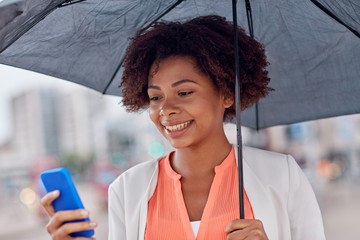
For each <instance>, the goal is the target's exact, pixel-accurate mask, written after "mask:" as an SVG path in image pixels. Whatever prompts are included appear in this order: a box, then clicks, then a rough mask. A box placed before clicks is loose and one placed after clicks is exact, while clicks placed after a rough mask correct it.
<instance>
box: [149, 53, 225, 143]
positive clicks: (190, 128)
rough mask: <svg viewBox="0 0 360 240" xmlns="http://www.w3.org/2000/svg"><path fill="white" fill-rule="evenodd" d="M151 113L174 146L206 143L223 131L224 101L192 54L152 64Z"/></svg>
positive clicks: (151, 116) (158, 126)
mask: <svg viewBox="0 0 360 240" xmlns="http://www.w3.org/2000/svg"><path fill="white" fill-rule="evenodd" d="M148 95H149V99H150V107H149V115H150V118H151V120H152V121H153V122H154V124H155V125H156V126H157V128H158V129H159V131H160V132H161V133H162V135H163V136H164V137H165V138H166V139H167V140H168V141H169V142H170V144H171V145H172V146H173V147H174V148H186V147H191V146H196V145H197V144H201V143H206V141H208V140H210V139H213V138H215V139H216V137H217V136H221V135H219V134H223V116H224V111H225V108H226V107H229V106H231V104H232V101H230V100H225V99H224V97H223V96H222V95H221V94H220V93H219V92H218V91H217V89H215V86H214V85H213V83H212V82H211V79H210V78H209V77H208V76H206V75H204V74H203V73H201V72H200V70H199V69H197V67H196V65H195V61H194V60H193V59H192V58H191V57H184V56H171V57H168V58H166V59H164V60H162V61H160V62H159V65H158V68H157V66H156V64H153V65H152V66H151V68H150V74H149V80H148Z"/></svg>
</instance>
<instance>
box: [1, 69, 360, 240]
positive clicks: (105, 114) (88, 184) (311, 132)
mask: <svg viewBox="0 0 360 240" xmlns="http://www.w3.org/2000/svg"><path fill="white" fill-rule="evenodd" d="M0 84H1V87H0V240H46V239H50V237H49V236H48V234H47V232H46V228H45V226H46V224H47V221H48V217H47V215H46V214H45V212H44V210H43V209H42V208H41V206H40V198H41V197H42V196H43V195H44V189H43V187H42V184H41V182H40V181H39V174H40V173H41V172H42V171H43V170H45V169H49V168H54V167H59V166H64V167H67V168H68V169H69V170H70V172H71V173H72V176H73V178H74V180H75V181H76V185H77V187H78V191H79V193H80V196H81V198H82V200H83V203H84V205H85V207H86V208H87V209H89V210H90V212H91V218H92V219H93V220H94V221H97V222H98V227H97V229H96V231H95V232H96V233H95V236H96V237H97V239H100V240H102V239H107V187H108V185H109V184H110V183H111V182H112V181H113V180H114V179H115V178H116V177H117V176H118V175H119V174H121V173H122V172H123V171H125V170H126V169H128V168H129V167H131V166H133V165H135V164H137V163H140V162H143V161H146V160H149V159H153V158H158V157H160V156H161V155H163V154H164V153H167V152H169V151H171V150H172V148H171V147H170V146H169V145H167V143H166V141H165V140H164V139H163V138H162V136H161V135H160V134H159V133H158V132H157V130H156V128H155V127H154V126H153V125H152V123H151V121H150V119H149V118H148V114H147V112H146V111H144V112H143V113H140V114H133V113H132V114H129V113H126V112H125V110H124V109H123V108H122V107H121V104H120V101H121V99H120V98H119V97H114V96H107V95H101V94H100V93H97V92H95V91H93V90H90V89H88V88H85V87H82V86H79V85H76V84H74V83H70V82H66V81H64V80H60V79H55V78H52V77H48V76H44V75H41V74H37V73H33V72H28V71H25V70H19V69H16V68H12V67H7V66H3V65H0ZM225 129H226V132H227V135H228V138H229V139H230V141H231V142H233V143H234V142H235V141H236V130H235V126H234V125H233V124H225ZM242 134H243V142H244V145H248V146H254V147H258V148H262V149H267V150H271V151H277V152H282V153H289V154H291V155H293V156H294V157H295V159H296V160H297V162H298V163H299V165H300V166H301V168H302V169H303V171H304V172H305V174H306V175H307V177H308V178H309V180H310V182H311V184H312V186H313V188H314V191H315V194H316V196H317V199H318V202H319V205H320V208H321V210H322V215H323V219H324V225H325V233H326V236H327V239H328V240H338V239H347V240H355V239H359V238H360V228H359V227H358V223H359V219H360V217H359V216H360V184H359V183H360V160H359V159H360V148H359V146H360V115H349V116H342V117H337V118H330V119H323V120H318V121H310V122H303V123H297V124H292V125H287V126H278V127H272V128H267V129H264V130H260V131H255V130H251V129H248V128H243V133H242Z"/></svg>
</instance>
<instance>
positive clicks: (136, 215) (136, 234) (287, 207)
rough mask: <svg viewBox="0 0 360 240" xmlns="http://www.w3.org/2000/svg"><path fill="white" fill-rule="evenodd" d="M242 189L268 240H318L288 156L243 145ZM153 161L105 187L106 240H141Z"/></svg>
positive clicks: (318, 229) (313, 209) (306, 187)
mask: <svg viewBox="0 0 360 240" xmlns="http://www.w3.org/2000/svg"><path fill="white" fill-rule="evenodd" d="M243 159H244V161H243V167H244V185H245V190H246V194H247V195H248V198H249V201H250V204H251V207H252V210H253V213H254V217H255V218H256V219H259V220H261V221H262V223H263V225H264V229H265V232H266V234H267V236H268V238H269V240H323V239H325V234H324V228H323V222H322V217H321V213H320V209H319V206H318V203H317V201H316V198H315V195H314V192H313V190H312V188H311V186H310V184H309V182H308V180H307V179H306V177H305V176H304V174H303V172H302V171H301V169H300V168H299V166H298V165H297V163H296V162H295V160H294V159H293V158H292V157H291V156H290V155H284V154H279V153H274V152H269V151H264V150H259V149H255V148H250V147H243ZM157 178H158V160H152V161H147V162H144V163H141V164H139V165H137V166H135V167H133V168H131V169H129V170H127V171H126V172H124V173H123V174H122V175H120V176H119V177H118V178H117V179H116V180H115V181H114V182H113V183H112V184H111V185H110V187H109V240H124V239H127V240H135V239H144V233H145V227H146V219H147V207H148V201H149V199H150V198H151V196H152V194H153V193H154V191H155V188H156V184H157Z"/></svg>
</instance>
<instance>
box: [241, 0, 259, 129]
mask: <svg viewBox="0 0 360 240" xmlns="http://www.w3.org/2000/svg"><path fill="white" fill-rule="evenodd" d="M245 7H246V17H247V21H248V27H249V33H250V37H252V38H254V25H253V18H252V12H251V5H250V0H246V1H245ZM255 124H256V130H257V131H259V129H260V127H259V104H258V103H255Z"/></svg>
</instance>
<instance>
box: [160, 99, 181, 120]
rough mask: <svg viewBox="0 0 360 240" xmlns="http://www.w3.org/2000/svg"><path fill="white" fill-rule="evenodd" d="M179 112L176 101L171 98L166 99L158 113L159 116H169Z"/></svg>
mask: <svg viewBox="0 0 360 240" xmlns="http://www.w3.org/2000/svg"><path fill="white" fill-rule="evenodd" d="M179 112H180V109H179V107H178V106H177V104H176V102H175V101H173V100H171V99H166V100H165V101H164V102H163V104H162V106H161V107H160V115H161V116H170V115H173V114H177V113H179Z"/></svg>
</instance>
